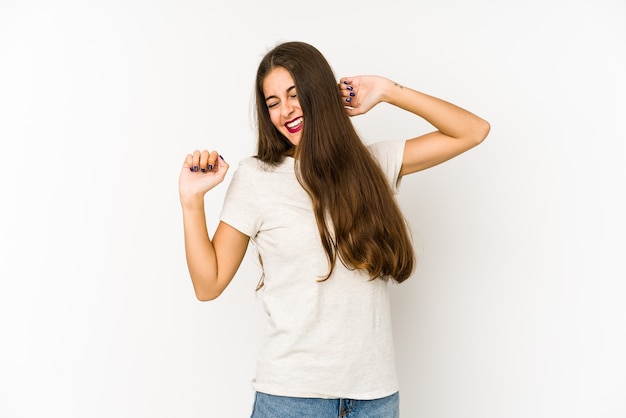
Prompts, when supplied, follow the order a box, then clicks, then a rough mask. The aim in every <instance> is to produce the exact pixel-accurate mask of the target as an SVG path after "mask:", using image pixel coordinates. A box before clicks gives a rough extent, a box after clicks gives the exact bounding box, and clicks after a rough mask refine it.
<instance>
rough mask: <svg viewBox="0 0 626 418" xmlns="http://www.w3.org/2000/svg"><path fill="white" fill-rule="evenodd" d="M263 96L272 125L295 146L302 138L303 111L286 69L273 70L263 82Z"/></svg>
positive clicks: (294, 86)
mask: <svg viewBox="0 0 626 418" xmlns="http://www.w3.org/2000/svg"><path fill="white" fill-rule="evenodd" d="M263 95H264V96H265V104H266V105H267V109H268V111H269V114H270V119H271V121H272V124H273V125H274V126H275V127H276V129H278V131H279V132H280V133H282V134H283V135H284V136H285V138H287V139H288V140H289V141H290V142H291V143H292V144H293V145H294V146H298V144H299V143H300V138H301V137H302V124H303V122H304V120H303V117H302V109H301V108H300V102H299V101H298V95H297V93H296V85H295V83H294V81H293V78H292V77H291V74H290V73H289V71H287V69H285V68H284V67H275V68H273V69H272V70H271V71H270V72H269V73H268V74H267V75H266V76H265V79H264V80H263Z"/></svg>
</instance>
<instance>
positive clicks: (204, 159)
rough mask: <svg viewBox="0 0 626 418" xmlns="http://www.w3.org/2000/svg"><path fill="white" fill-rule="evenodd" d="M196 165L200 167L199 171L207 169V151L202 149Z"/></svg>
mask: <svg viewBox="0 0 626 418" xmlns="http://www.w3.org/2000/svg"><path fill="white" fill-rule="evenodd" d="M198 165H199V167H200V171H202V172H203V173H204V172H205V171H207V167H208V166H209V151H207V150H203V151H202V152H201V153H200V161H199V163H198ZM209 170H210V169H209Z"/></svg>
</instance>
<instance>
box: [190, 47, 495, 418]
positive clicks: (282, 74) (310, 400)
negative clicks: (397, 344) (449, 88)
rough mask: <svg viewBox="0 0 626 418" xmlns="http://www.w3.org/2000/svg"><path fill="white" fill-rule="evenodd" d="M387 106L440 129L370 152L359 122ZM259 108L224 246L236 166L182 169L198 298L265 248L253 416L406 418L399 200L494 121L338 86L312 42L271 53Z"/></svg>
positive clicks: (395, 91)
mask: <svg viewBox="0 0 626 418" xmlns="http://www.w3.org/2000/svg"><path fill="white" fill-rule="evenodd" d="M381 102H386V103H389V104H392V105H395V106H397V107H399V108H402V109H404V110H406V111H409V112H412V113H414V114H415V115H417V116H420V117H422V118H424V119H425V120H427V121H428V122H430V123H431V124H432V125H433V126H434V127H435V128H436V130H435V131H434V132H431V133H428V134H425V135H421V136H418V137H415V138H412V139H408V140H395V141H384V142H380V143H376V144H373V145H370V146H366V145H364V144H363V142H362V141H361V140H360V138H359V136H358V135H357V133H356V131H355V129H354V127H353V125H352V123H351V120H350V117H351V116H356V115H360V114H363V113H366V112H368V111H369V110H370V109H371V108H372V107H374V106H375V105H377V104H379V103H381ZM256 108H257V123H258V136H259V138H258V150H257V155H256V156H255V157H251V158H248V159H245V160H243V161H242V162H241V163H240V165H239V167H238V169H237V171H236V172H235V174H234V175H233V178H232V181H231V183H230V185H229V188H228V191H227V194H226V198H225V201H224V206H223V209H222V214H221V216H220V223H219V225H218V227H217V229H216V231H215V234H214V235H213V237H212V239H211V238H210V236H209V234H208V232H207V227H206V221H205V212H204V195H205V193H206V192H208V191H209V190H211V189H212V188H213V187H215V186H216V185H218V184H219V183H220V182H222V180H223V179H224V176H225V174H226V172H227V170H228V168H229V165H228V164H227V163H226V162H225V161H224V159H223V158H222V157H221V156H220V155H219V154H218V153H217V151H211V152H209V151H208V150H204V151H201V152H200V151H198V150H196V151H194V152H193V154H189V155H187V156H186V158H185V161H184V163H183V169H182V171H181V174H180V180H179V190H180V199H181V203H182V207H183V222H184V232H185V249H186V255H187V263H188V267H189V273H190V275H191V279H192V282H193V286H194V290H195V293H196V296H197V298H198V299H200V300H211V299H214V298H216V297H218V296H219V295H220V294H221V292H222V291H223V290H224V289H225V288H226V286H228V284H229V283H230V281H231V280H232V278H233V277H234V276H235V273H236V272H237V269H238V268H239V265H240V263H241V261H242V259H243V257H244V254H245V252H246V248H247V246H248V242H250V241H251V242H253V244H254V245H255V246H256V249H257V251H258V254H259V258H260V261H261V265H262V267H263V277H262V279H261V282H260V283H259V288H258V289H259V291H260V292H261V295H262V298H263V304H264V309H265V311H266V312H267V314H268V326H267V332H266V338H265V341H264V343H263V344H262V348H261V351H260V353H259V358H258V363H257V372H256V376H255V378H254V379H253V388H254V389H255V391H256V398H255V403H254V408H253V415H252V416H253V417H258V418H260V417H299V418H302V417H315V418H321V417H327V416H328V417H337V416H350V417H394V416H398V414H399V412H398V404H399V392H398V382H397V376H396V371H395V363H394V354H393V353H394V350H393V344H392V335H391V315H390V309H389V295H388V283H389V280H395V281H396V282H402V281H404V280H405V279H407V278H408V277H409V276H410V275H411V273H412V271H413V267H414V253H413V248H412V244H411V239H410V235H409V231H408V228H407V225H406V222H405V220H404V218H403V216H402V214H401V212H400V210H399V208H398V205H397V203H396V201H395V198H394V193H395V192H396V191H397V187H398V186H399V182H400V179H401V178H402V176H404V175H407V174H410V173H415V172H417V171H420V170H424V169H426V168H429V167H432V166H434V165H437V164H439V163H441V162H444V161H446V160H448V159H450V158H453V157H454V156H456V155H459V154H461V153H463V152H465V151H467V150H468V149H470V148H472V147H474V146H476V145H477V144H479V143H480V142H482V141H483V140H484V138H485V137H486V136H487V134H488V132H489V124H488V123H487V122H485V121H484V120H483V119H481V118H479V117H478V116H476V115H473V114H472V113H470V112H468V111H466V110H463V109H461V108H459V107H457V106H455V105H453V104H450V103H447V102H445V101H443V100H440V99H437V98H434V97H431V96H428V95H426V94H423V93H420V92H418V91H415V90H412V89H410V88H407V87H404V86H401V85H399V84H397V83H394V82H392V81H390V80H388V79H387V78H384V77H380V76H357V77H344V78H342V79H340V80H339V83H337V81H336V78H335V76H334V74H333V72H332V69H331V67H330V65H329V64H328V62H327V61H326V59H325V58H324V57H323V56H322V54H321V53H320V52H319V51H318V50H317V49H315V48H314V47H312V46H311V45H308V44H305V43H302V42H287V43H283V44H280V45H278V46H276V47H275V48H274V49H272V50H271V51H270V52H268V53H267V55H266V56H265V57H264V58H263V60H262V61H261V63H260V65H259V68H258V71H257V78H256Z"/></svg>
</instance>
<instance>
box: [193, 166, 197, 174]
mask: <svg viewBox="0 0 626 418" xmlns="http://www.w3.org/2000/svg"><path fill="white" fill-rule="evenodd" d="M197 171H198V166H197V165H194V166H193V172H194V173H195V172H197Z"/></svg>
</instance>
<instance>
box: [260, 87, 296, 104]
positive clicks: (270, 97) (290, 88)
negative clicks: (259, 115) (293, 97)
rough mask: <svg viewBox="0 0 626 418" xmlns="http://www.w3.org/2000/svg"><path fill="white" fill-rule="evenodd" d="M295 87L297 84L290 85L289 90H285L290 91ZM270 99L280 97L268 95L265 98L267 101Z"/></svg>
mask: <svg viewBox="0 0 626 418" xmlns="http://www.w3.org/2000/svg"><path fill="white" fill-rule="evenodd" d="M295 88H296V86H291V87H289V88H288V89H287V90H285V91H286V92H287V93H289V92H290V91H291V90H293V89H295ZM270 99H278V97H276V96H267V97H266V98H265V101H266V102H267V101H268V100H270Z"/></svg>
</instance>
